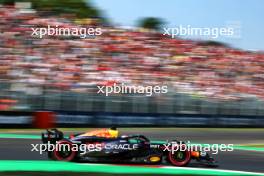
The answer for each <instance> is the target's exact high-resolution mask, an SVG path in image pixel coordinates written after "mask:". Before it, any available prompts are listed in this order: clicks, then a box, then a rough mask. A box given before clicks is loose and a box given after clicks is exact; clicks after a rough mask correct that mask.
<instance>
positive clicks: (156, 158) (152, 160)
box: [149, 156, 160, 163]
mask: <svg viewBox="0 0 264 176" xmlns="http://www.w3.org/2000/svg"><path fill="white" fill-rule="evenodd" d="M149 160H150V162H153V163H154V162H158V161H160V157H158V156H152V157H150V158H149Z"/></svg>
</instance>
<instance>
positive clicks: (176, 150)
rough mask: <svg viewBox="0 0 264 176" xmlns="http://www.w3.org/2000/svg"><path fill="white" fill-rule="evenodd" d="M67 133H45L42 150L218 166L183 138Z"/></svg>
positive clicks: (56, 156) (94, 158)
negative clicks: (163, 140) (161, 139)
mask: <svg viewBox="0 0 264 176" xmlns="http://www.w3.org/2000/svg"><path fill="white" fill-rule="evenodd" d="M82 134H83V133H81V134H75V135H70V137H67V138H66V137H64V134H63V132H61V131H59V130H57V129H51V130H47V131H46V132H44V133H42V142H43V145H44V146H45V147H43V146H42V147H43V151H45V152H47V153H48V157H49V158H50V159H53V160H60V161H78V162H80V161H85V162H106V163H131V162H132V163H143V164H161V163H170V164H172V165H174V166H186V165H187V164H188V163H189V162H190V161H191V160H196V161H198V162H199V163H200V164H202V165H206V166H209V167H216V166H217V163H216V161H215V160H214V159H213V158H212V157H210V156H209V154H208V153H206V152H204V151H194V150H190V149H189V148H187V147H186V145H185V144H184V143H182V142H180V141H176V140H175V141H171V142H169V141H167V142H166V143H162V144H161V143H152V142H150V140H149V139H148V138H146V137H145V136H144V135H131V136H121V137H116V138H107V137H98V136H82Z"/></svg>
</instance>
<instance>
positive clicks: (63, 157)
mask: <svg viewBox="0 0 264 176" xmlns="http://www.w3.org/2000/svg"><path fill="white" fill-rule="evenodd" d="M76 155H77V151H75V150H73V143H72V142H70V141H67V140H61V141H59V142H58V143H57V144H56V148H55V150H54V151H53V159H55V160H59V161H73V160H74V159H75V158H76Z"/></svg>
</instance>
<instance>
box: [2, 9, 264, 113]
mask: <svg viewBox="0 0 264 176" xmlns="http://www.w3.org/2000/svg"><path fill="white" fill-rule="evenodd" d="M48 25H53V26H56V25H59V26H76V25H78V26H79V27H85V26H87V25H89V26H93V27H100V28H102V29H103V34H102V35H101V36H96V37H95V38H86V39H81V38H79V37H64V36H46V37H44V38H42V39H40V38H38V37H32V36H31V34H32V30H31V28H33V27H47V26H48ZM0 35H1V37H0V53H1V54H0V82H1V84H0V85H1V86H0V89H1V93H0V98H1V100H2V101H1V104H2V105H1V106H0V107H2V109H1V110H18V109H19V110H21V109H22V110H38V109H47V110H65V109H67V110H71V111H106V112H141V113H194V114H201V113H202V114H229V115H234V114H235V115H237V114H241V115H263V114H264V109H263V107H264V54H263V53H261V52H249V51H243V50H239V49H234V48H231V47H228V46H225V45H219V46H217V45H205V44H203V43H201V42H199V41H192V40H184V39H180V38H177V39H171V38H169V37H166V36H165V37H164V36H163V35H162V34H160V33H159V32H147V31H140V30H135V29H123V28H119V27H114V26H103V25H102V24H100V23H97V22H96V20H94V19H87V20H78V19H76V18H67V19H66V18H63V17H61V16H53V15H50V14H49V15H44V14H43V12H42V13H39V12H38V11H35V10H32V9H30V10H28V11H21V10H18V9H16V8H15V7H14V6H2V7H0ZM113 83H117V84H119V83H126V84H127V85H144V86H149V85H167V86H168V88H169V92H168V94H165V95H157V96H152V97H146V96H144V95H143V96H142V95H134V94H133V95H129V94H113V95H111V96H110V97H105V96H104V95H100V94H97V93H96V92H97V87H96V86H97V85H111V84H113ZM3 100H11V102H12V103H10V101H9V102H8V105H6V104H7V103H6V101H3Z"/></svg>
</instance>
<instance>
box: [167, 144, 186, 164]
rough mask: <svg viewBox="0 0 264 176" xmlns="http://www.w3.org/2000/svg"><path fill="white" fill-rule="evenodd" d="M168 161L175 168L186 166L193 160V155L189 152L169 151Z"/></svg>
mask: <svg viewBox="0 0 264 176" xmlns="http://www.w3.org/2000/svg"><path fill="white" fill-rule="evenodd" d="M168 160H169V162H170V163H171V164H172V165H174V166H186V165H187V164H188V163H189V162H190V160H191V153H190V151H188V150H187V148H186V149H185V150H176V151H173V150H171V151H169V153H168Z"/></svg>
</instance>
